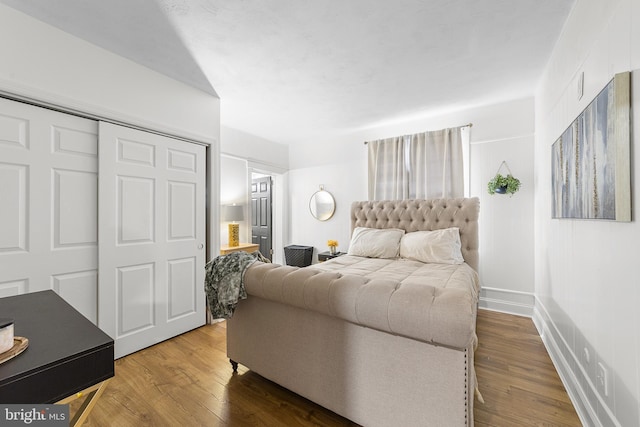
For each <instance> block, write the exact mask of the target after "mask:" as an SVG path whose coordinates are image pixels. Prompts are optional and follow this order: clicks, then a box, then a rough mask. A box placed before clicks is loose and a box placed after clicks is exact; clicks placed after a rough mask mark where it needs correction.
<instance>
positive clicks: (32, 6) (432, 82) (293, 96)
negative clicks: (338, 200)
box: [0, 0, 574, 143]
mask: <svg viewBox="0 0 640 427" xmlns="http://www.w3.org/2000/svg"><path fill="white" fill-rule="evenodd" d="M0 2H2V3H4V4H6V5H8V6H11V7H13V8H15V9H17V10H20V11H22V12H24V13H27V14H28V15H31V16H33V17H34V18H37V19H39V20H41V21H44V22H46V23H48V24H50V25H53V26H55V27H58V28H60V29H62V30H64V31H66V32H68V33H71V34H73V35H75V36H77V37H80V38H82V39H85V40H87V41H89V42H91V43H93V44H96V45H98V46H101V47H103V48H105V49H108V50H110V51H112V52H114V53H117V54H119V55H121V56H124V57H126V58H129V59H131V60H133V61H136V62H138V63H140V64H142V65H144V66H147V67H149V68H151V69H154V70H156V71H158V72H161V73H163V74H165V75H167V76H169V77H172V78H174V79H177V80H180V81H182V82H184V83H187V84H189V85H191V86H194V87H196V88H199V89H201V90H203V91H206V92H209V93H211V94H216V95H217V96H219V97H220V99H221V121H222V125H223V126H228V127H231V128H235V129H238V130H242V131H244V132H247V133H251V134H254V135H258V136H260V137H262V138H265V139H269V140H272V141H274V142H279V143H297V142H304V141H306V140H317V139H318V138H330V137H331V136H335V135H341V134H347V133H350V132H354V131H357V130H362V129H368V128H372V127H375V126H379V125H381V124H384V123H389V122H397V121H402V120H407V119H413V118H419V117H422V116H424V117H427V116H430V115H436V114H439V113H442V112H449V111H454V110H457V109H464V108H469V107H473V106H481V105H485V104H491V103H495V102H500V101H505V100H510V99H515V98H520V97H526V96H532V95H533V94H534V91H535V88H536V86H537V83H538V79H539V77H540V75H541V73H542V71H543V68H544V66H545V65H546V62H547V60H548V58H549V56H550V53H551V50H552V49H553V46H554V44H555V41H556V40H557V38H558V36H559V34H560V31H561V30H562V26H563V24H564V22H565V20H566V19H567V16H568V14H569V11H570V10H571V7H572V6H573V3H574V0H517V1H514V0H393V1H389V0H316V1H313V0H134V1H132V0H109V1H104V0H56V1H51V0H0Z"/></svg>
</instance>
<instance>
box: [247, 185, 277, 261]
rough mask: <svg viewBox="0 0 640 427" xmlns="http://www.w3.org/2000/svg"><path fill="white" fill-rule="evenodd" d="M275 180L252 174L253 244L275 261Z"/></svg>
mask: <svg viewBox="0 0 640 427" xmlns="http://www.w3.org/2000/svg"><path fill="white" fill-rule="evenodd" d="M272 187H273V180H272V178H271V176H269V175H263V174H257V173H253V174H251V243H254V244H258V245H259V249H258V250H259V251H260V253H261V254H262V255H264V256H265V257H266V258H269V260H270V261H273V224H272V222H273V221H272V218H273V209H272Z"/></svg>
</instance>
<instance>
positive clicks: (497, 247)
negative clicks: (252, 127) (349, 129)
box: [289, 98, 534, 315]
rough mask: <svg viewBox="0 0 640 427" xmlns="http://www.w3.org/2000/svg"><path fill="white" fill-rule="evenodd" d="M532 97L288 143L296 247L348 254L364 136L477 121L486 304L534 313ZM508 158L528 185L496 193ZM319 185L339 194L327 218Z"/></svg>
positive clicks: (360, 192)
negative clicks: (493, 185) (319, 206)
mask: <svg viewBox="0 0 640 427" xmlns="http://www.w3.org/2000/svg"><path fill="white" fill-rule="evenodd" d="M533 111H534V101H533V98H527V99H519V100H515V101H510V102H506V103H501V104H496V105H490V106H485V107H476V108H469V109H466V110H464V111H460V112H456V113H449V114H443V115H441V116H437V117H428V118H424V119H421V120H414V121H410V122H404V123H395V124H391V125H388V126H384V127H379V128H375V129H365V130H362V131H359V132H354V133H351V134H349V135H344V136H341V137H336V138H334V139H332V140H323V141H306V142H301V143H300V144H296V145H293V146H291V147H290V166H291V170H290V172H289V179H290V182H289V186H290V206H291V240H290V243H291V244H300V245H309V246H314V247H315V248H316V251H320V252H322V251H326V250H327V249H328V248H327V246H326V242H327V240H328V239H336V240H338V242H339V247H338V250H341V251H346V250H347V249H348V243H349V239H350V232H351V229H350V227H351V224H350V208H351V203H352V202H353V201H356V200H366V199H367V148H366V146H365V145H364V141H367V140H374V139H379V138H386V137H390V136H396V135H403V134H411V133H417V132H421V131H426V130H436V129H442V128H447V127H454V126H461V125H464V124H467V123H470V122H471V123H473V127H472V129H471V144H472V145H471V195H472V196H478V197H480V222H481V225H480V276H481V281H482V284H483V287H484V288H485V289H483V291H482V292H483V294H482V302H481V304H482V305H483V306H485V307H489V308H492V309H497V310H502V311H508V312H514V313H520V314H528V315H530V314H531V313H532V310H533V299H534V298H533V290H534V285H533V265H534V264H533V257H532V255H533V162H532V157H533V142H534V137H533V129H534V117H533ZM503 160H506V161H507V163H508V164H509V167H510V168H511V170H512V172H513V173H514V175H515V176H516V177H518V178H519V179H521V181H522V182H523V186H522V189H521V191H520V192H518V193H517V194H515V195H514V196H513V197H509V196H501V195H496V196H490V195H489V194H487V190H486V184H487V182H488V181H489V180H490V179H491V178H492V177H493V175H495V173H496V171H497V169H498V166H499V165H500V163H501V162H502V161H503ZM319 185H324V187H325V189H326V190H327V191H329V192H330V193H332V194H333V196H334V197H335V199H336V212H335V215H334V217H333V218H331V219H330V220H328V221H326V222H320V221H317V220H315V219H314V218H313V217H312V216H311V214H310V213H309V207H308V203H309V198H310V197H311V195H312V194H313V193H314V192H315V191H317V190H318V187H319Z"/></svg>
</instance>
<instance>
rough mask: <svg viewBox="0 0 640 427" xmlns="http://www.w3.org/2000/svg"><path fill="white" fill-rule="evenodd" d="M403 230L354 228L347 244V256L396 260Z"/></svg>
mask: <svg viewBox="0 0 640 427" xmlns="http://www.w3.org/2000/svg"><path fill="white" fill-rule="evenodd" d="M403 235H404V230H401V229H398V228H385V229H378V228H365V227H356V229H355V230H353V235H352V236H351V242H350V243H349V252H348V253H349V255H357V256H366V257H370V258H398V255H399V254H400V239H402V236H403Z"/></svg>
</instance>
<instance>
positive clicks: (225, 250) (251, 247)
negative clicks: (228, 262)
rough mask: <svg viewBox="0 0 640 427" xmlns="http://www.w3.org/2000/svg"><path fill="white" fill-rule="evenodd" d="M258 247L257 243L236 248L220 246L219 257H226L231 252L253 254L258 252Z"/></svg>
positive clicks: (240, 245)
mask: <svg viewBox="0 0 640 427" xmlns="http://www.w3.org/2000/svg"><path fill="white" fill-rule="evenodd" d="M259 247H260V245H258V244H257V243H240V244H239V245H238V246H221V247H220V255H227V254H230V253H231V252H238V251H245V252H249V253H251V252H255V251H257V250H258V248H259Z"/></svg>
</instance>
